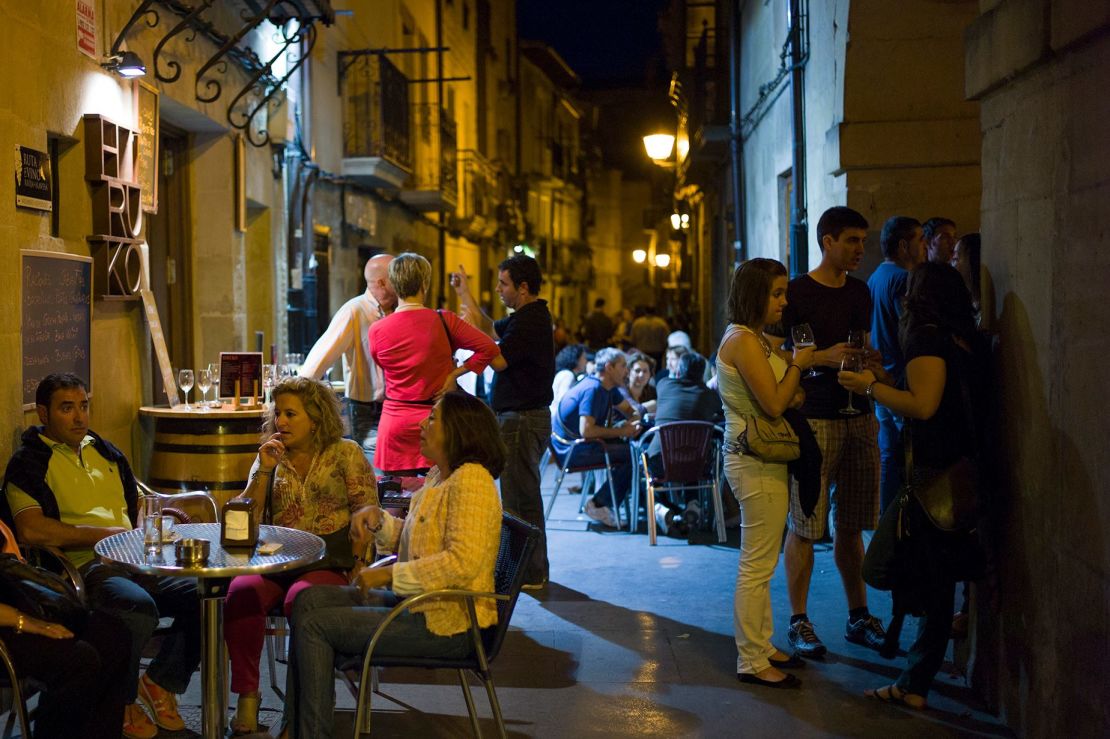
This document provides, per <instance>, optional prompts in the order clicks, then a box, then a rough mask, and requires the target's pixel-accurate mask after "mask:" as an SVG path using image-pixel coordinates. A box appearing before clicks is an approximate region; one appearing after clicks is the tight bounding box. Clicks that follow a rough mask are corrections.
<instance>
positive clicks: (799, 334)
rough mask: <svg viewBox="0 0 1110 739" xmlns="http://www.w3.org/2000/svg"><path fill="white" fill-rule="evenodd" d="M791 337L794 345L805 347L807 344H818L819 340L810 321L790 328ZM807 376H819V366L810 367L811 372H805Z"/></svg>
mask: <svg viewBox="0 0 1110 739" xmlns="http://www.w3.org/2000/svg"><path fill="white" fill-rule="evenodd" d="M790 338H791V339H793V341H794V346H796V347H799V348H802V349H804V348H805V347H807V346H816V345H817V340H816V339H815V338H814V335H813V329H812V328H810V327H809V324H808V323H799V324H797V325H796V326H794V327H793V328H791V329H790ZM805 376H806V377H817V368H816V367H810V368H809V372H807V373H806V374H805Z"/></svg>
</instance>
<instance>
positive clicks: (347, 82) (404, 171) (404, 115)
mask: <svg viewBox="0 0 1110 739" xmlns="http://www.w3.org/2000/svg"><path fill="white" fill-rule="evenodd" d="M340 92H341V95H342V98H343V165H342V173H343V176H345V177H350V178H351V179H354V180H356V181H359V182H361V183H363V184H365V185H367V186H370V187H382V188H387V189H392V190H397V189H400V188H401V187H402V186H403V185H404V183H405V182H406V181H407V180H408V179H409V177H410V176H411V174H412V169H413V162H412V137H411V121H410V118H409V115H410V106H409V81H408V79H407V78H406V77H405V75H404V74H402V73H401V71H400V70H399V69H397V67H395V66H394V65H393V64H392V63H391V62H390V61H389V60H388V59H387V58H386V57H384V56H382V55H380V54H379V55H373V56H364V57H359V58H357V59H355V60H354V61H353V62H352V63H351V66H350V67H349V68H348V69H347V70H346V72H345V74H344V76H343V78H342V83H341V88H340Z"/></svg>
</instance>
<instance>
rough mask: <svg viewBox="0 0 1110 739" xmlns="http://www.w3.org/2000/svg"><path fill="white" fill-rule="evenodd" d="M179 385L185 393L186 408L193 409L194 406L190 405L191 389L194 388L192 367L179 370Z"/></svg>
mask: <svg viewBox="0 0 1110 739" xmlns="http://www.w3.org/2000/svg"><path fill="white" fill-rule="evenodd" d="M177 386H178V387H180V388H181V390H182V392H184V393H185V410H187V411H191V410H193V406H191V405H189V391H190V390H192V389H193V371H192V370H191V369H183V370H178V372H177Z"/></svg>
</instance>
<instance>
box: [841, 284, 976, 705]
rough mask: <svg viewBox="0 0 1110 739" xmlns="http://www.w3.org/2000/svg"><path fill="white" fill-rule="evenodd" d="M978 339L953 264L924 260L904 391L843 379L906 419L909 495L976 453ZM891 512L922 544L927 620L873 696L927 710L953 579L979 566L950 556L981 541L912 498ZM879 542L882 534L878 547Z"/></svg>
mask: <svg viewBox="0 0 1110 739" xmlns="http://www.w3.org/2000/svg"><path fill="white" fill-rule="evenodd" d="M977 341H978V337H977V335H976V331H975V311H974V308H973V307H972V305H971V297H970V295H969V293H968V291H967V289H966V288H965V286H964V283H963V280H962V278H961V277H960V275H959V273H958V272H957V271H956V270H955V269H953V268H952V267H950V266H948V265H947V264H934V263H929V262H927V263H925V264H922V265H920V266H918V267H917V268H916V269H914V271H913V273H912V274H911V275H910V280H909V285H908V288H907V296H906V306H905V309H904V310H903V313H902V318H901V325H900V327H899V342H900V343H901V345H902V354H903V356H904V357H905V358H906V389H905V390H899V389H897V388H896V387H894V386H893V384H891V378H890V377H889V376H888V375H887V374H886V373H885V372H884V371H883V369H882V367H881V366H871V365H869V369H867V370H864V371H863V372H841V373H840V375H839V380H840V384H841V385H843V386H844V387H845V388H847V389H849V390H851V391H853V392H857V393H865V394H866V395H867V396H868V397H869V398H872V399H873V400H874V401H875V402H876V403H880V404H882V405H884V406H886V407H887V408H890V409H891V410H892V411H894V412H895V413H898V414H900V415H903V416H905V417H906V420H907V428H908V431H909V434H908V438H909V439H911V441H910V442H908V443H909V444H911V446H912V455H913V456H912V459H913V470H912V472H913V474H912V476H907V479H910V482H911V483H912V487H911V489H914V488H924V487H925V485H924V484H922V483H923V481H927V480H929V479H931V478H935V477H936V476H938V475H943V474H945V471H946V470H949V469H950V468H953V467H954V466H955V465H957V464H959V463H961V460H963V459H964V458H966V457H969V456H970V455H973V454H974V450H975V449H977V448H978V446H979V443H978V442H979V440H978V439H977V438H976V434H975V429H976V428H979V427H981V426H982V418H983V417H982V414H980V413H977V412H976V411H975V410H974V409H972V408H971V407H970V404H971V402H972V400H973V399H974V398H976V397H979V398H981V397H982V394H981V393H980V392H978V391H979V389H980V388H979V382H980V381H981V378H982V373H981V372H979V371H978V370H977V368H976V363H975V359H976V355H975V352H974V348H975V346H976V343H977ZM891 508H892V509H894V510H891V511H890V515H902V516H903V519H902V520H903V522H904V524H905V527H906V530H907V531H909V532H910V534H909V537H910V538H911V539H914V540H915V541H914V542H913V546H912V550H913V552H914V553H915V555H911V556H910V560H909V561H911V563H910V564H909V565H908V566H910V567H912V568H914V572H913V573H912V581H913V584H914V588H913V593H912V596H913V601H914V607H913V608H912V609H911V610H912V611H915V612H916V611H921V612H923V613H924V616H925V618H924V619H923V620H922V621H921V622H920V626H919V631H918V635H917V640H916V641H915V642H914V644H913V646H912V647H911V648H910V652H909V658H908V664H907V665H906V669H905V670H904V671H903V672H902V674H901V675H900V676H899V677H898V680H897V681H896V682H895V683H894V684H893V685H886V686H883V687H881V688H877V689H875V690H869V691H867V693H866V694H867V695H868V696H870V697H872V698H877V699H879V700H881V701H886V702H889V703H897V704H900V705H904V706H908V707H910V708H916V709H922V708H925V698H926V695H927V694H928V692H929V687H930V685H931V684H932V682H933V677H934V676H935V675H936V673H937V670H939V669H940V666H941V663H942V661H943V660H944V652H945V649H946V648H947V646H948V637H949V632H950V629H951V624H952V608H953V594H954V590H955V585H956V581H957V580H960V579H964V576H965V575H967V574H970V573H958V572H956V571H955V570H956V569H959V568H961V567H971V566H972V565H973V563H972V561H971V560H973V559H975V558H974V557H970V556H962V555H960V554H957V555H956V556H952V553H953V552H954V551H955V550H954V546H955V547H958V546H960V545H961V544H962V543H964V542H967V541H968V537H969V536H970V537H971V539H974V534H969V532H967V531H945V530H942V529H940V528H937V526H934V525H933V524H932V523H930V521H929V518H928V517H927V515H926V509H925V508H924V507H923V506H922V505H921V504H920V503H919V502H918V501H917V499H916V497H913V496H906V495H901V496H899V499H898V502H897V504H896V506H891ZM885 516H886V514H884V520H885ZM880 528H882V524H880ZM877 539H879V532H876V536H875V539H873V540H872V546H871V549H875V541H876V540H877ZM870 554H871V552H869V555H870ZM868 559H870V557H869V558H868ZM953 565H955V567H953ZM867 567H868V564H867V560H865V569H866V568H867ZM896 589H897V588H896ZM895 600H896V603H897V600H898V599H897V597H896V599H895Z"/></svg>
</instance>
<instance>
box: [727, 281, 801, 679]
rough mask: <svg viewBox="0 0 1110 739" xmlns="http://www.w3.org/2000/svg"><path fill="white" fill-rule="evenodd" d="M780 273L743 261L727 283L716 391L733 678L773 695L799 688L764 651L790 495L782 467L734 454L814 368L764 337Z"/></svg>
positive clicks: (791, 658)
mask: <svg viewBox="0 0 1110 739" xmlns="http://www.w3.org/2000/svg"><path fill="white" fill-rule="evenodd" d="M786 282H787V273H786V268H785V267H783V266H782V264H781V263H780V262H777V261H775V260H774V259H750V260H748V261H747V262H744V263H743V264H742V265H740V267H739V269H737V270H736V273H735V274H734V275H733V276H732V286H731V288H730V290H729V296H728V319H729V326H728V329H727V330H726V331H725V335H724V337H723V338H722V339H721V346H720V348H719V349H718V350H717V373H718V378H719V379H718V391H719V392H720V394H721V401H722V402H723V404H724V410H725V441H726V446H725V450H726V454H725V476H726V477H727V478H728V482H729V485H730V486H731V487H732V491H733V494H734V495H736V499H737V500H738V501H739V503H740V517H741V522H742V523H741V529H740V530H741V538H740V570H739V572H738V573H737V576H736V597H735V601H734V611H733V625H734V628H735V631H736V649H737V651H738V653H739V654H738V656H737V659H736V676H737V678H739V680H740V682H744V683H753V684H756V685H764V686H767V687H772V688H793V687H798V686H799V685H801V681H800V680H798V678H797V677H795V676H794V675H791V674H788V673H785V672H783V671H782V669H783V668H792V667H800V666H801V664H802V661H801V659H800V658H798V657H797V656H795V655H787V654H785V653H783V652H781V651H779V650H778V649H776V648H775V647H774V645H773V644H771V635H772V633H773V632H774V622H773V621H772V618H771V589H770V588H771V576H772V575H773V574H774V572H775V565H776V564H777V563H778V558H779V547H780V544H781V543H782V532H783V528H784V526H785V525H786V512H787V508H788V507H789V500H790V495H789V491H788V488H787V484H786V465H785V464H783V463H773V462H768V463H765V462H763V461H762V460H760V459H759V458H758V457H754V456H751V455H747V454H740V453H739V452H738V451H736V442H735V440H736V438H737V436H739V435H740V432H741V431H743V430H744V427H745V421H744V415H745V414H751V413H760V414H763V415H765V416H770V417H772V418H777V417H778V416H781V415H782V413H783V411H784V410H786V408H788V407H797V406H800V405H801V402H802V399H803V395H802V392H801V390H800V384H801V377H802V373H803V372H805V371H806V370H807V369H809V367H811V366H812V365H813V352H814V350H813V347H806V348H804V349H798V348H797V347H795V349H794V354H793V355H792V356H791V355H789V354H782V353H779V352H777V351H776V350H775V349H774V348H773V347H772V346H771V344H770V343H769V342H768V341H767V339H766V338H765V337H764V336H763V328H764V326H768V325H773V324H775V323H778V322H779V320H780V319H781V318H782V309H783V308H784V307H785V306H786Z"/></svg>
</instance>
